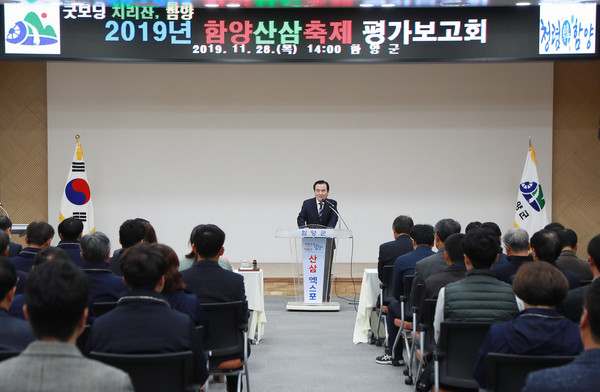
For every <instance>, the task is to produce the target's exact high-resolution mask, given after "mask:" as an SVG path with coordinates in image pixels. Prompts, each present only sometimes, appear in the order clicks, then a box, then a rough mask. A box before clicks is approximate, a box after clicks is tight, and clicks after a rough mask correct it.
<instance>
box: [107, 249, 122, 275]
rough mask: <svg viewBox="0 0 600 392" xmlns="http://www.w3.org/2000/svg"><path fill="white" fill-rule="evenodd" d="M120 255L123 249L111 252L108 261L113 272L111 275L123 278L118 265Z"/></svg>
mask: <svg viewBox="0 0 600 392" xmlns="http://www.w3.org/2000/svg"><path fill="white" fill-rule="evenodd" d="M121 253H123V249H117V250H115V251H114V252H113V256H112V257H111V258H110V259H109V260H108V264H109V265H110V270H111V271H112V272H113V274H115V275H117V276H123V272H121V264H119V260H120V259H121Z"/></svg>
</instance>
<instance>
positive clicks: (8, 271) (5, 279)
mask: <svg viewBox="0 0 600 392" xmlns="http://www.w3.org/2000/svg"><path fill="white" fill-rule="evenodd" d="M2 234H5V233H2ZM16 290H17V269H16V268H15V266H14V265H13V264H12V263H11V262H10V261H9V260H8V259H7V258H2V259H0V350H7V351H22V350H24V349H25V347H27V345H28V344H29V343H31V342H33V340H34V337H33V332H32V331H31V326H30V325H29V323H28V322H27V321H25V320H20V319H18V318H16V317H11V316H10V315H9V314H8V309H10V305H11V304H12V302H13V298H14V296H15V291H16Z"/></svg>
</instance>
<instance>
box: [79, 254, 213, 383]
mask: <svg viewBox="0 0 600 392" xmlns="http://www.w3.org/2000/svg"><path fill="white" fill-rule="evenodd" d="M120 262H121V271H123V279H124V280H125V282H126V283H127V285H128V286H129V288H130V290H129V291H128V292H127V293H126V295H124V296H122V297H121V298H120V299H119V304H118V305H117V307H116V308H115V309H113V310H111V311H110V312H108V313H106V314H105V315H103V316H102V317H98V318H97V319H96V321H95V322H94V325H93V326H92V328H91V330H90V335H89V337H88V343H87V346H86V351H87V352H91V351H99V352H111V353H124V354H135V353H168V352H182V351H188V350H191V351H192V353H193V355H194V366H193V369H194V383H195V384H197V385H203V384H204V382H205V381H206V379H207V378H208V371H207V369H206V358H205V356H204V350H203V348H202V341H201V337H200V334H199V333H198V331H197V330H196V329H195V326H194V322H193V321H192V319H191V318H190V317H189V316H188V315H187V314H184V313H181V312H178V311H176V310H174V309H171V308H170V306H169V302H168V301H167V299H166V298H165V297H163V296H162V295H161V294H160V292H161V291H162V289H163V287H164V284H165V276H164V275H165V274H166V273H167V269H168V264H167V261H166V260H165V259H164V258H163V257H162V255H161V253H160V252H159V251H158V249H157V246H156V245H152V244H139V245H136V246H133V247H131V248H129V249H127V250H126V251H124V252H123V254H122V255H121V259H120Z"/></svg>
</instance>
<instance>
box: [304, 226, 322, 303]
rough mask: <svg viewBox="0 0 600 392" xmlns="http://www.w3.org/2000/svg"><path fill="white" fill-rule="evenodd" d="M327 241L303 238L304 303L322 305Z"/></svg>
mask: <svg viewBox="0 0 600 392" xmlns="http://www.w3.org/2000/svg"><path fill="white" fill-rule="evenodd" d="M326 241H327V239H326V238H324V237H320V238H309V237H305V238H302V266H303V272H304V303H307V304H322V303H323V296H322V295H320V294H321V293H323V282H324V280H323V278H324V271H325V263H324V262H325V246H326Z"/></svg>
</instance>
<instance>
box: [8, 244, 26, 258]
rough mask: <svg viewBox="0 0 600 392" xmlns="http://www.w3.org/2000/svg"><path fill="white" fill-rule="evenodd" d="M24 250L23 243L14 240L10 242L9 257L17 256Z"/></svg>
mask: <svg viewBox="0 0 600 392" xmlns="http://www.w3.org/2000/svg"><path fill="white" fill-rule="evenodd" d="M22 250H23V247H22V246H21V245H19V244H15V243H14V242H9V243H8V257H10V258H12V257H15V256H17V255H18V254H19V253H21V251H22Z"/></svg>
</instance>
